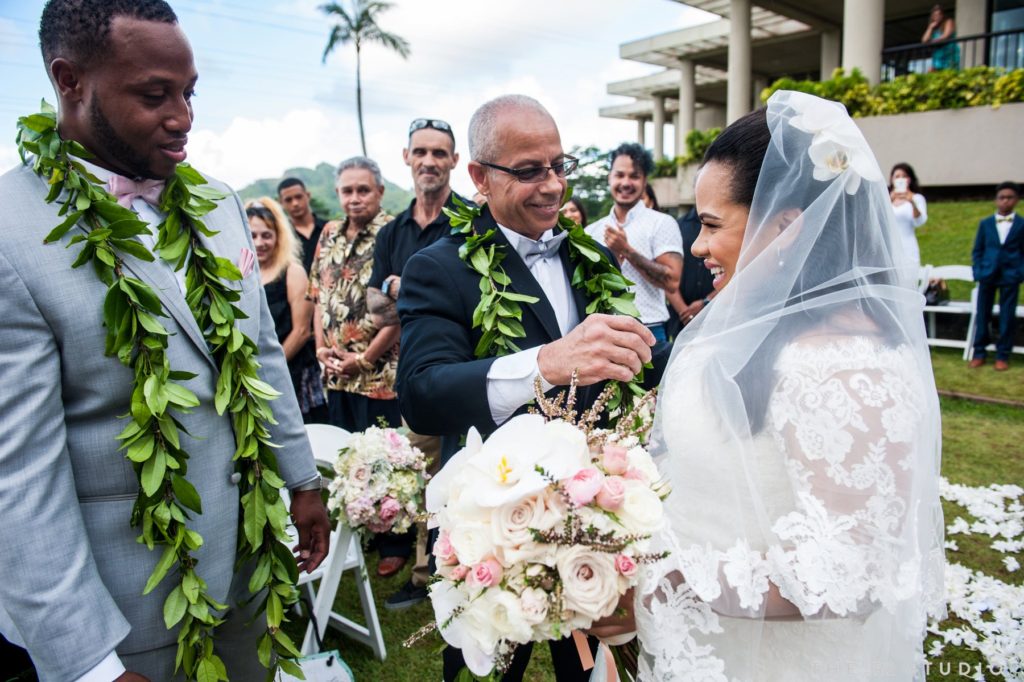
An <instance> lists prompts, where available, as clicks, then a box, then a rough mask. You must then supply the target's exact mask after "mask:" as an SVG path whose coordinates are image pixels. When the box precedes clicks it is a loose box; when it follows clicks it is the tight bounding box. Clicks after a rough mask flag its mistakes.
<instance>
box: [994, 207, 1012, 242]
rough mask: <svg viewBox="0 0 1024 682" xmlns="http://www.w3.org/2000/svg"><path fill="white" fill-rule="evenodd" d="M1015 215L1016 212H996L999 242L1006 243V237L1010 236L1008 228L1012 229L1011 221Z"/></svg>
mask: <svg viewBox="0 0 1024 682" xmlns="http://www.w3.org/2000/svg"><path fill="white" fill-rule="evenodd" d="M1016 217H1017V214H1016V213H1011V214H1010V215H1007V216H1004V215H999V214H998V213H996V232H998V233H999V243H1000V244H1005V243H1006V238H1007V237H1008V236H1010V230H1012V229H1013V221H1014V219H1016Z"/></svg>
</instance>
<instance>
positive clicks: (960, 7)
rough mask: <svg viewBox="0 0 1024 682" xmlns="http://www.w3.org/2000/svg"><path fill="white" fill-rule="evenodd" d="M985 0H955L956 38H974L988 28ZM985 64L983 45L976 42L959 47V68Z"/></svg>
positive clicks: (981, 42) (982, 42)
mask: <svg viewBox="0 0 1024 682" xmlns="http://www.w3.org/2000/svg"><path fill="white" fill-rule="evenodd" d="M986 18H987V17H986V14H985V0H956V13H955V14H954V19H956V34H957V36H961V37H962V36H976V35H979V34H981V33H984V32H985V30H986V29H987V28H988V26H987V23H988V22H987V21H986ZM984 63H985V43H984V41H981V40H978V41H974V42H968V43H963V44H961V45H960V66H961V68H964V69H968V68H970V67H972V66H980V65H982V64H984Z"/></svg>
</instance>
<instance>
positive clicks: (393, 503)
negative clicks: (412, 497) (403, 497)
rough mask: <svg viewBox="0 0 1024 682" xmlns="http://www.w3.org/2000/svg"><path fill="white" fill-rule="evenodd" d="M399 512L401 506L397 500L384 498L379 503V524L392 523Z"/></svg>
mask: <svg viewBox="0 0 1024 682" xmlns="http://www.w3.org/2000/svg"><path fill="white" fill-rule="evenodd" d="M400 511H402V505H400V504H399V503H398V500H396V499H395V498H393V497H385V498H384V499H383V500H382V501H381V503H380V520H381V523H391V522H393V521H394V520H395V517H396V516H398V512H400Z"/></svg>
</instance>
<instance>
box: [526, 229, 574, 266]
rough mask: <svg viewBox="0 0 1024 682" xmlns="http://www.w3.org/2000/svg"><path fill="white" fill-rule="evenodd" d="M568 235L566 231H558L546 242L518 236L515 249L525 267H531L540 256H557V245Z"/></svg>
mask: <svg viewBox="0 0 1024 682" xmlns="http://www.w3.org/2000/svg"><path fill="white" fill-rule="evenodd" d="M568 236H569V233H568V232H560V233H558V234H556V235H555V236H554V237H552V238H551V239H549V240H547V241H546V242H541V241H536V242H535V241H533V240H532V239H527V238H526V237H522V236H520V237H519V242H518V243H517V244H516V251H517V252H518V253H519V255H520V256H521V257H522V259H523V262H524V263H526V267H527V268H532V267H533V264H534V263H536V262H537V261H538V260H540V259H541V258H554V257H555V256H557V255H558V247H559V246H561V245H562V242H563V241H564V240H565V238H566V237H568Z"/></svg>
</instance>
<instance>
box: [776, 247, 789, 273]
mask: <svg viewBox="0 0 1024 682" xmlns="http://www.w3.org/2000/svg"><path fill="white" fill-rule="evenodd" d="M775 257H776V258H778V259H779V267H780V268H781V267H782V266H784V265H785V264H786V263H785V261H783V260H782V247H781V246H776V247H775Z"/></svg>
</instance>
